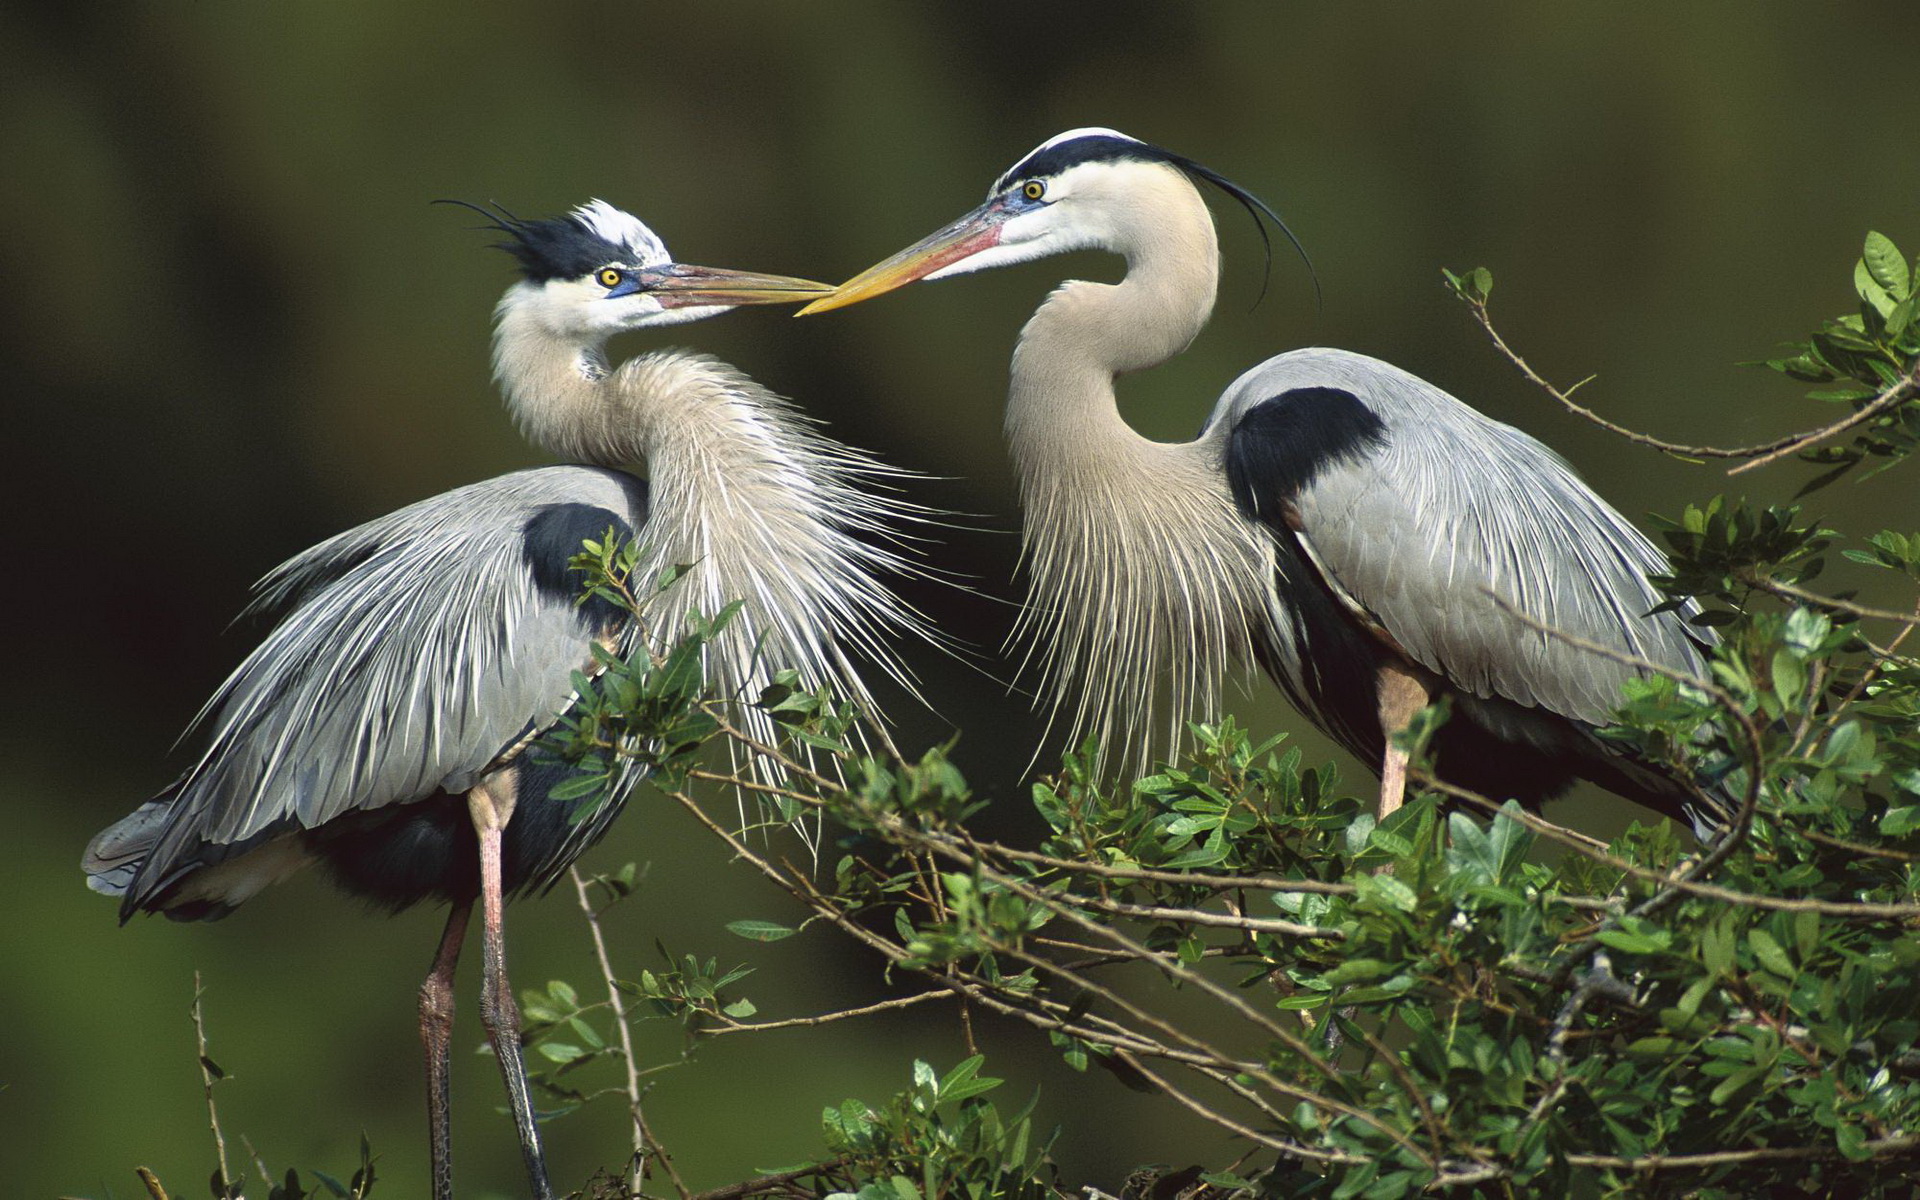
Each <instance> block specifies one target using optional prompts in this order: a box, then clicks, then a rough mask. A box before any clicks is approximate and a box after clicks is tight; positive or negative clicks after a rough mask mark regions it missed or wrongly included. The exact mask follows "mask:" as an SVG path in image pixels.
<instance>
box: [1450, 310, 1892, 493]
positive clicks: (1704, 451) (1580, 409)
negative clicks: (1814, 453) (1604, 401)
mask: <svg viewBox="0 0 1920 1200" xmlns="http://www.w3.org/2000/svg"><path fill="white" fill-rule="evenodd" d="M1467 307H1468V308H1469V309H1470V310H1471V311H1472V312H1473V319H1474V320H1475V321H1477V322H1478V323H1479V325H1480V328H1481V329H1483V330H1485V331H1486V334H1487V337H1488V338H1490V339H1491V340H1492V341H1493V344H1494V348H1495V349H1497V350H1499V351H1500V353H1501V354H1502V355H1503V356H1505V358H1506V360H1507V361H1508V362H1510V363H1512V364H1513V365H1514V367H1515V368H1517V369H1518V370H1519V372H1520V374H1521V375H1523V376H1525V377H1526V380H1527V382H1529V383H1531V384H1533V385H1534V386H1535V387H1537V388H1539V389H1540V390H1541V391H1543V392H1545V393H1546V394H1547V395H1549V396H1551V397H1553V399H1554V400H1555V401H1556V402H1557V403H1558V404H1559V405H1560V406H1561V407H1562V408H1564V409H1566V410H1567V411H1568V412H1570V413H1573V414H1574V415H1575V416H1578V417H1583V418H1585V419H1586V420H1588V421H1591V422H1593V423H1594V424H1595V425H1598V426H1599V427H1600V428H1602V429H1604V430H1606V431H1607V432H1608V433H1612V434H1615V435H1617V436H1619V437H1623V438H1625V439H1627V440H1628V441H1630V442H1634V443H1637V444H1639V445H1642V446H1650V447H1652V448H1653V449H1655V450H1659V451H1661V452H1663V453H1666V454H1678V455H1682V456H1685V457H1689V458H1746V459H1752V460H1753V461H1751V462H1745V463H1741V464H1740V465H1739V466H1737V467H1733V468H1730V469H1729V470H1728V471H1727V474H1729V475H1738V474H1740V473H1741V472H1742V471H1751V470H1753V469H1754V468H1755V467H1760V466H1765V465H1766V464H1767V463H1770V462H1774V461H1776V460H1778V459H1780V458H1783V457H1785V456H1786V455H1788V454H1792V453H1793V452H1794V451H1796V450H1801V449H1804V448H1806V447H1807V446H1810V445H1812V444H1813V443H1815V442H1819V441H1824V440H1825V439H1827V438H1830V437H1832V436H1833V435H1834V434H1837V433H1845V432H1846V431H1847V430H1849V429H1852V428H1853V427H1854V426H1856V425H1859V424H1862V423H1864V422H1866V421H1870V420H1872V419H1873V418H1875V417H1877V416H1879V415H1880V414H1881V413H1883V412H1886V411H1887V410H1889V409H1892V408H1895V407H1898V406H1899V405H1900V404H1902V403H1904V402H1905V401H1907V400H1908V399H1911V398H1912V396H1913V394H1914V392H1915V390H1916V388H1917V387H1920V360H1916V362H1915V364H1914V366H1913V367H1912V368H1910V369H1909V370H1908V371H1907V373H1906V374H1905V375H1904V376H1902V377H1901V378H1900V379H1898V380H1896V381H1894V383H1892V384H1891V385H1889V386H1888V387H1887V388H1886V390H1885V391H1882V392H1881V393H1880V394H1879V395H1878V396H1875V397H1874V398H1873V400H1872V401H1870V402H1869V403H1868V404H1866V405H1865V406H1864V407H1862V408H1860V409H1858V410H1857V411H1855V412H1853V413H1851V414H1849V415H1848V416H1846V417H1844V418H1842V419H1841V420H1838V421H1835V422H1834V423H1833V424H1831V425H1826V426H1823V427H1821V428H1819V429H1814V430H1810V431H1808V432H1806V433H1793V434H1788V435H1787V436H1785V437H1780V438H1775V439H1774V440H1773V441H1771V442H1762V443H1760V444H1759V445H1755V446H1734V447H1721V446H1688V445H1683V444H1682V443H1679V442H1669V441H1666V440H1664V439H1662V438H1657V437H1654V436H1653V435H1651V434H1646V433H1641V432H1640V431H1639V430H1637V429H1629V428H1627V427H1626V426H1625V425H1619V424H1616V423H1614V422H1612V421H1609V420H1607V419H1606V418H1605V417H1603V416H1601V415H1600V414H1599V413H1597V412H1594V411H1593V410H1592V409H1590V408H1588V407H1586V406H1585V405H1583V404H1579V403H1577V402H1576V401H1575V400H1574V399H1573V397H1572V396H1571V395H1570V394H1568V393H1567V392H1563V391H1561V390H1560V389H1559V388H1557V387H1555V386H1553V385H1552V384H1551V383H1548V382H1547V381H1546V380H1545V379H1544V378H1542V377H1541V375H1540V373H1539V372H1537V371H1535V370H1534V369H1533V367H1532V366H1531V365H1530V364H1529V363H1528V362H1527V360H1526V359H1524V358H1522V357H1520V355H1519V353H1518V352H1517V351H1515V350H1514V349H1513V348H1512V347H1511V346H1509V345H1507V342H1506V339H1505V338H1503V337H1501V336H1500V331H1499V330H1497V329H1495V328H1494V327H1493V318H1492V316H1491V315H1489V313H1488V312H1487V302H1486V301H1485V300H1477V299H1471V298H1468V299H1467ZM1589 378H1591V377H1589ZM1582 382H1583V383H1584V382H1585V380H1582ZM1576 386H1578V385H1576Z"/></svg>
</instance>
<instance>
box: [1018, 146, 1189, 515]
mask: <svg viewBox="0 0 1920 1200" xmlns="http://www.w3.org/2000/svg"><path fill="white" fill-rule="evenodd" d="M1111 207H1112V212H1111V213H1110V217H1111V229H1112V232H1111V233H1110V234H1109V236H1108V237H1107V238H1106V239H1105V241H1104V248H1106V249H1109V250H1112V251H1114V252H1115V253H1118V254H1120V255H1122V256H1124V257H1125V258H1126V260H1127V274H1126V278H1124V279H1122V280H1121V281H1120V282H1119V283H1117V284H1101V283H1085V282H1079V281H1073V282H1068V283H1065V284H1063V285H1061V286H1060V287H1059V288H1058V289H1056V290H1055V291H1054V293H1053V294H1052V295H1051V296H1049V297H1048V298H1047V300H1046V302H1045V303H1043V304H1041V306H1040V308H1039V311H1037V312H1035V313H1034V314H1033V317H1032V319H1031V320H1029V321H1028V322H1027V324H1026V327H1025V328H1024V329H1022V330H1021V331H1020V341H1019V343H1018V345H1017V346H1016V347H1015V349H1014V352H1013V378H1012V384H1011V387H1010V389H1009V392H1008V397H1007V426H1006V428H1007V438H1008V440H1009V441H1010V442H1011V443H1012V449H1013V457H1014V461H1015V463H1016V465H1017V466H1018V467H1019V469H1020V471H1021V475H1022V478H1023V480H1028V479H1029V478H1030V476H1031V475H1032V474H1033V473H1034V472H1042V471H1049V470H1066V469H1074V468H1077V467H1080V466H1083V465H1084V464H1086V463H1088V462H1089V461H1097V459H1098V457H1099V456H1100V454H1101V453H1102V452H1107V453H1122V452H1123V450H1122V448H1123V447H1128V446H1132V445H1136V444H1137V445H1149V446H1150V445H1153V444H1154V443H1151V442H1148V441H1147V439H1145V438H1142V437H1141V436H1140V435H1139V434H1137V433H1135V432H1134V431H1133V429H1132V428H1131V427H1129V426H1128V425H1127V423H1126V422H1125V421H1124V420H1122V419H1121V417H1120V412H1119V408H1118V406H1117V402H1116V400H1115V397H1114V389H1113V381H1114V377H1115V376H1117V375H1120V374H1122V373H1124V372H1128V371H1138V370H1142V369H1144V368H1147V367H1152V366H1158V365H1159V364H1160V363H1163V362H1165V361H1166V360H1167V359H1169V358H1172V357H1173V356H1174V355H1175V354H1178V353H1179V352H1180V351H1182V350H1184V349H1185V348H1186V347H1187V344H1188V343H1189V342H1191V341H1192V340H1193V339H1194V336H1195V335H1196V334H1198V333H1199V332H1200V330H1201V328H1202V327H1203V326H1205V325H1206V323H1207V318H1208V317H1209V316H1211V315H1212V313H1213V300H1214V294H1215V292H1216V290H1217V289H1218V286H1219V281H1220V249H1219V242H1218V240H1217V239H1216V238H1215V236H1214V231H1213V218H1212V216H1211V214H1210V213H1209V212H1208V211H1207V206H1206V202H1205V201H1203V200H1202V199H1201V198H1200V194H1199V193H1198V192H1197V191H1196V190H1195V189H1194V187H1193V184H1192V183H1190V182H1189V181H1188V180H1187V178H1186V176H1184V175H1182V174H1181V173H1180V172H1178V171H1177V170H1174V169H1172V168H1167V169H1165V170H1162V171H1155V172H1153V173H1152V175H1151V176H1148V177H1147V178H1146V179H1145V180H1136V181H1134V182H1133V184H1132V186H1130V188H1129V191H1128V193H1127V194H1126V196H1125V197H1124V200H1123V201H1116V202H1115V203H1114V204H1113V205H1112V206H1111Z"/></svg>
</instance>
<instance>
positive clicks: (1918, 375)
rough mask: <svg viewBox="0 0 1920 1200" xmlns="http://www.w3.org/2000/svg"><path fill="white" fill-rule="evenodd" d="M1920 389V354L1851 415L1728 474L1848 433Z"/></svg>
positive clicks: (1729, 472)
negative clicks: (1903, 371) (1904, 370)
mask: <svg viewBox="0 0 1920 1200" xmlns="http://www.w3.org/2000/svg"><path fill="white" fill-rule="evenodd" d="M1917 390H1920V358H1916V359H1915V360H1914V361H1913V364H1912V365H1911V366H1909V367H1908V368H1907V373H1906V374H1905V375H1902V376H1901V377H1900V378H1899V379H1896V380H1894V381H1893V382H1892V383H1891V384H1889V385H1888V386H1887V387H1886V389H1885V390H1884V391H1882V392H1881V393H1880V394H1879V395H1878V396H1875V397H1874V398H1873V399H1872V400H1870V401H1868V402H1867V403H1866V404H1864V405H1862V406H1861V407H1860V408H1859V409H1857V410H1855V411H1854V412H1853V413H1852V414H1851V415H1849V416H1845V417H1842V418H1841V419H1840V420H1838V421H1835V422H1834V423H1833V424H1831V425H1827V426H1824V427H1822V428H1820V429H1815V430H1812V431H1811V432H1809V433H1804V434H1801V435H1800V436H1799V437H1797V438H1794V439H1793V440H1792V441H1790V442H1788V443H1787V444H1786V445H1784V446H1780V447H1777V448H1775V449H1771V450H1768V451H1767V452H1766V453H1764V454H1762V455H1761V456H1760V457H1758V458H1756V459H1754V460H1753V461H1752V462H1747V463H1741V464H1740V465H1739V466H1737V467H1734V468H1732V469H1731V470H1729V471H1728V472H1727V474H1729V475H1738V474H1740V473H1741V472H1742V471H1751V470H1753V469H1754V468H1755V467H1764V466H1766V465H1767V464H1768V463H1770V462H1774V461H1775V460H1777V459H1780V458H1784V457H1786V456H1787V455H1789V454H1792V453H1793V452H1794V451H1796V450H1804V449H1806V448H1807V447H1808V446H1811V445H1812V444H1813V443H1815V442H1822V441H1825V440H1826V439H1828V438H1830V437H1832V436H1833V435H1834V434H1837V433H1845V432H1846V431H1847V430H1849V429H1852V428H1853V427H1854V426H1856V425H1864V424H1866V423H1867V422H1868V421H1871V420H1873V419H1874V418H1875V417H1878V416H1879V415H1880V414H1881V413H1884V412H1888V411H1890V410H1892V409H1894V408H1898V407H1899V406H1900V405H1902V404H1904V403H1906V402H1907V401H1908V400H1910V399H1912V398H1913V396H1914V395H1915V393H1916V391H1917Z"/></svg>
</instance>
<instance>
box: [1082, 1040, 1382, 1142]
mask: <svg viewBox="0 0 1920 1200" xmlns="http://www.w3.org/2000/svg"><path fill="white" fill-rule="evenodd" d="M1114 1057H1115V1058H1118V1059H1119V1060H1120V1061H1122V1062H1124V1063H1126V1064H1127V1066H1129V1067H1131V1068H1132V1069H1133V1070H1135V1071H1138V1072H1139V1073H1140V1074H1141V1075H1142V1076H1143V1077H1144V1078H1146V1079H1147V1080H1148V1081H1149V1082H1151V1083H1152V1084H1153V1085H1154V1086H1155V1087H1158V1088H1159V1089H1160V1090H1161V1091H1162V1092H1165V1093H1166V1094H1167V1096H1168V1097H1169V1098H1171V1099H1172V1100H1173V1101H1174V1102H1175V1103H1176V1104H1179V1105H1180V1106H1181V1107H1183V1108H1185V1109H1187V1110H1188V1111H1189V1112H1191V1113H1193V1114H1194V1115H1195V1116H1198V1117H1200V1118H1202V1119H1204V1120H1207V1121H1211V1122H1212V1123H1213V1124H1215V1125H1218V1126H1220V1127H1221V1128H1223V1129H1225V1130H1227V1131H1228V1132H1229V1133H1233V1134H1237V1135H1239V1136H1240V1137H1243V1138H1246V1139H1247V1140H1248V1141H1250V1142H1253V1143H1255V1144H1257V1145H1261V1146H1265V1147H1267V1148H1268V1149H1269V1150H1278V1151H1280V1152H1281V1153H1282V1154H1290V1155H1293V1156H1294V1157H1296V1158H1309V1159H1313V1160H1315V1161H1317V1162H1328V1163H1340V1164H1346V1165H1352V1164H1355V1163H1363V1162H1366V1161H1368V1160H1367V1159H1366V1158H1364V1157H1362V1156H1361V1155H1358V1154H1350V1153H1347V1152H1346V1151H1343V1150H1321V1149H1318V1148H1317V1147H1313V1146H1307V1145H1302V1144H1301V1143H1299V1142H1295V1141H1291V1140H1289V1139H1286V1138H1276V1137H1274V1136H1273V1135H1272V1134H1269V1133H1262V1132H1260V1131H1259V1130H1257V1129H1253V1128H1250V1127H1248V1126H1246V1125H1242V1124H1240V1123H1239V1122H1238V1121H1235V1120H1234V1119H1233V1118H1231V1117H1229V1116H1227V1115H1226V1114H1225V1113H1221V1112H1217V1111H1215V1110H1214V1109H1211V1108H1209V1107H1207V1106H1206V1105H1204V1104H1202V1103H1200V1102H1199V1101H1198V1100H1196V1099H1194V1098H1193V1097H1191V1096H1189V1095H1187V1094H1186V1093H1185V1092H1183V1091H1181V1090H1180V1089H1179V1088H1177V1087H1175V1086H1173V1085H1172V1084H1171V1083H1168V1082H1167V1081H1166V1080H1165V1079H1162V1078H1161V1077H1160V1076H1159V1075H1158V1074H1157V1073H1155V1072H1154V1071H1151V1070H1149V1069H1148V1068H1147V1067H1146V1065H1145V1064H1143V1063H1142V1062H1141V1061H1140V1060H1139V1059H1137V1058H1135V1057H1134V1056H1133V1055H1131V1054H1129V1053H1127V1052H1126V1051H1124V1050H1117V1051H1115V1052H1114Z"/></svg>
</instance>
